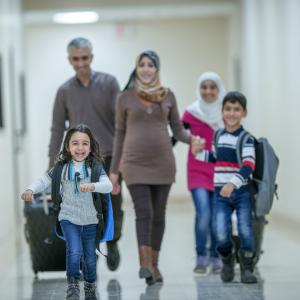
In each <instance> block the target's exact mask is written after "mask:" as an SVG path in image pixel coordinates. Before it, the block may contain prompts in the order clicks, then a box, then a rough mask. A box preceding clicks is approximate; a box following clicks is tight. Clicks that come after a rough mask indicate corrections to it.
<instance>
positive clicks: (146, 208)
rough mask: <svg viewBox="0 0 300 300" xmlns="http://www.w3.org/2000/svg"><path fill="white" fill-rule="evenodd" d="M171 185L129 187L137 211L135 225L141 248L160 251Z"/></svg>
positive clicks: (135, 185) (136, 185) (137, 185)
mask: <svg viewBox="0 0 300 300" xmlns="http://www.w3.org/2000/svg"><path fill="white" fill-rule="evenodd" d="M170 188H171V184H164V185H147V184H132V185H129V186H128V189H129V192H130V195H131V197H132V200H133V203H134V209H135V215H136V219H135V225H136V234H137V240H138V245H139V246H142V245H143V246H150V247H152V249H153V250H155V251H159V250H160V246H161V242H162V238H163V235H164V231H165V211H166V204H167V199H168V195H169V192H170Z"/></svg>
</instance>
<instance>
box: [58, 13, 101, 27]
mask: <svg viewBox="0 0 300 300" xmlns="http://www.w3.org/2000/svg"><path fill="white" fill-rule="evenodd" d="M52 19H53V22H55V23H59V24H83V23H95V22H97V21H98V19H99V15H98V14H97V13H96V12H94V11H78V12H66V13H56V14H54V15H53V18H52Z"/></svg>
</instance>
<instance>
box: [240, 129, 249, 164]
mask: <svg viewBox="0 0 300 300" xmlns="http://www.w3.org/2000/svg"><path fill="white" fill-rule="evenodd" d="M251 136H252V135H251V134H250V133H249V132H248V131H246V130H243V131H242V132H241V133H240V135H239V136H238V139H237V142H236V154H237V155H236V156H237V160H238V164H239V165H240V167H242V165H243V162H242V155H243V148H244V146H245V144H246V141H247V140H248V138H249V137H251Z"/></svg>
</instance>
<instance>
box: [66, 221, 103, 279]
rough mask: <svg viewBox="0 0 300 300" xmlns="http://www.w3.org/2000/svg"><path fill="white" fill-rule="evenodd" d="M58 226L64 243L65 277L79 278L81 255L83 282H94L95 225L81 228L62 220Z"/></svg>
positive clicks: (95, 260)
mask: <svg viewBox="0 0 300 300" xmlns="http://www.w3.org/2000/svg"><path fill="white" fill-rule="evenodd" d="M60 225H61V228H62V231H63V234H64V237H65V241H66V259H67V263H66V265H67V277H74V278H77V279H79V278H80V261H81V257H82V255H83V276H84V280H85V281H88V282H95V281H96V262H97V259H96V242H97V234H96V233H97V224H91V225H84V226H81V225H75V224H73V223H71V222H69V221H66V220H62V221H61V222H60Z"/></svg>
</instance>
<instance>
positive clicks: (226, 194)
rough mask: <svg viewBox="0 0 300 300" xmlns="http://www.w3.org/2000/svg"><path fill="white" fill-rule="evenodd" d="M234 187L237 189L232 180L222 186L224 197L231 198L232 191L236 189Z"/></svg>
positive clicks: (221, 192) (221, 193)
mask: <svg viewBox="0 0 300 300" xmlns="http://www.w3.org/2000/svg"><path fill="white" fill-rule="evenodd" d="M234 189H235V185H234V184H233V183H231V182H228V183H226V184H225V185H224V186H223V187H222V189H221V191H220V195H221V196H222V197H225V198H229V197H230V196H231V194H232V192H233V191H234Z"/></svg>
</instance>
